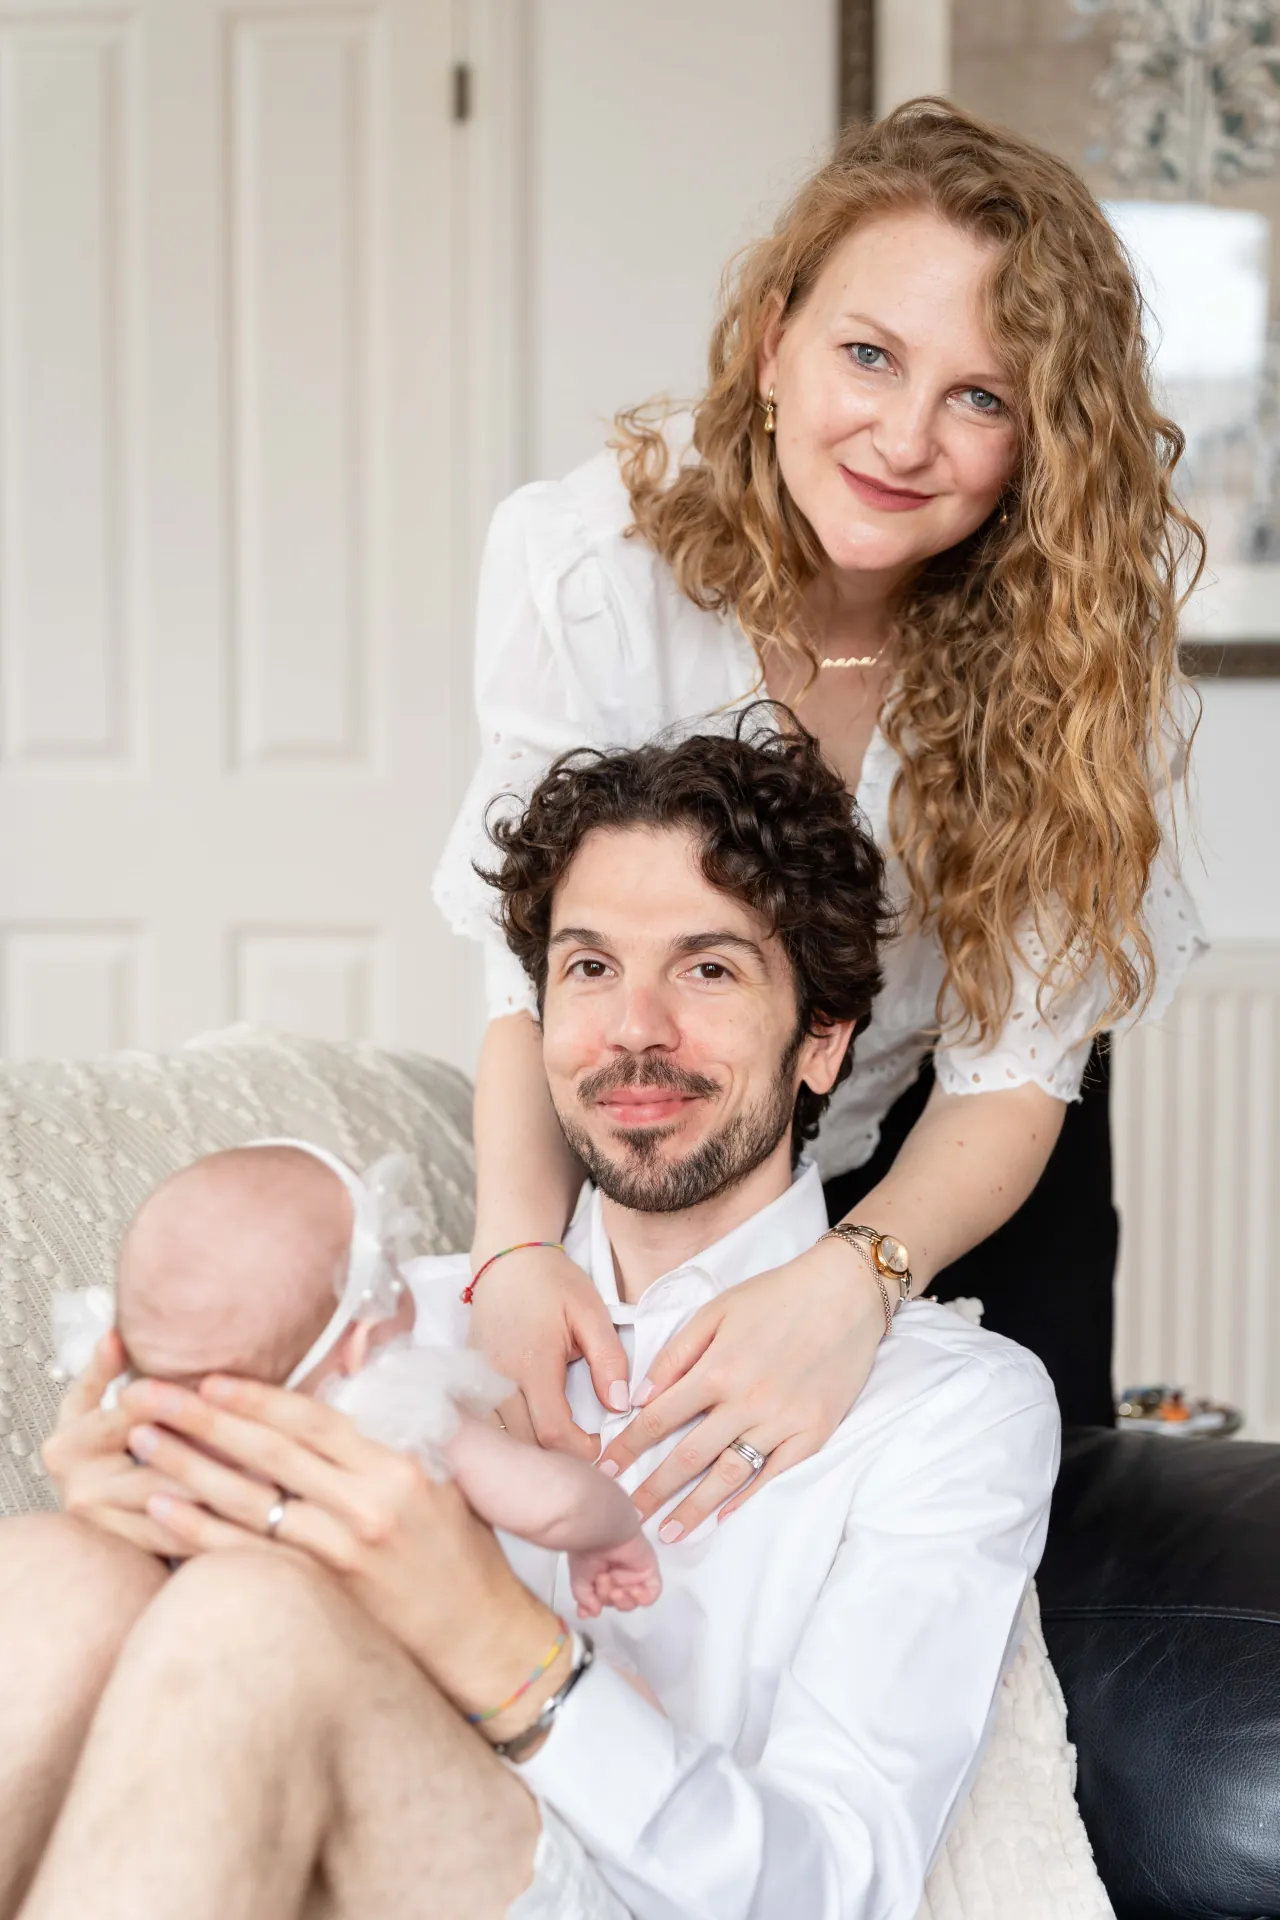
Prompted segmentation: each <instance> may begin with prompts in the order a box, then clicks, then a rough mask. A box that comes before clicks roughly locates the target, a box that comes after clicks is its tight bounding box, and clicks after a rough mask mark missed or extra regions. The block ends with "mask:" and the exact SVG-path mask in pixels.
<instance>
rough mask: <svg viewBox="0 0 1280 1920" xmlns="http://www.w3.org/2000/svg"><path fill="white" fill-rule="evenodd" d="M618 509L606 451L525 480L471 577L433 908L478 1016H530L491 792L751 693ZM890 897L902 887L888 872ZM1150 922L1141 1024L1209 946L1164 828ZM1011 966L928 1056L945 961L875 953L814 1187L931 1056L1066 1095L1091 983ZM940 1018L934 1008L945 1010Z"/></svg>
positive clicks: (980, 1078)
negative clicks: (989, 997) (1002, 1012)
mask: <svg viewBox="0 0 1280 1920" xmlns="http://www.w3.org/2000/svg"><path fill="white" fill-rule="evenodd" d="M630 524H631V506H630V501H629V499H628V496H627V492H626V488H625V487H624V485H623V482H622V477H621V475H620V473H619V471H618V465H617V461H616V458H615V456H614V455H613V454H612V453H608V452H606V453H602V454H599V455H597V457H596V458H595V459H593V460H590V461H588V462H587V463H586V465H585V466H581V467H579V468H577V470H576V471H575V472H573V473H571V474H570V475H569V476H568V478H567V479H565V480H561V481H548V482H537V483H535V484H534V485H532V486H527V487H522V488H520V490H519V491H518V492H516V493H514V494H512V495H511V497H510V498H509V499H508V500H505V501H504V502H503V504H502V505H501V506H500V507H499V508H498V511H497V512H496V514H495V515H494V518H493V523H492V525H491V527H490V530H489V538H488V542H487V544H486V548H485V555H484V562H483V566H482V569H481V577H480V598H479V609H478V616H477V627H476V707H477V712H478V716H479V722H480V738H481V757H480V764H479V766H478V767H477V769H476V772H475V775H474V777H473V779H472V781H471V784H470V787H469V788H468V790H467V794H466V797H465V799H464V800H463V803H462V807H461V809H460V811H459V814H458V818H457V819H456V821H455V822H454V825H453V828H452V831H451V832H450V835H449V838H448V840H447V842H446V844H445V849H444V853H443V854H442V856H441V859H440V863H439V866H438V867H437V869H436V873H435V879H434V883H433V891H434V895H435V899H436V903H437V905H438V906H439V908H440V910H441V912H442V913H443V914H444V916H445V918H446V920H448V922H449V924H450V925H451V926H452V927H453V928H454V930H455V932H457V933H460V934H465V935H467V936H469V937H471V938H472V939H476V940H479V941H481V942H482V943H483V946H484V958H485V980H486V988H487V997H488V1010H489V1017H490V1018H491V1019H496V1018H498V1017H499V1016H500V1015H503V1014H508V1013H513V1012H517V1011H520V1010H522V1009H523V1010H527V1011H529V1012H531V1013H532V1012H534V1011H535V1000H534V994H533V988H532V986H531V984H530V982H529V980H528V978H527V976H526V975H525V973H524V970H523V968H522V967H521V966H520V963H519V962H518V961H517V960H516V959H515V958H514V957H513V956H512V954H511V953H510V952H509V951H508V949H507V947H506V944H505V942H504V940H503V937H502V934H501V932H500V930H499V928H498V926H497V924H496V921H495V919H494V895H493V892H492V889H491V888H489V887H488V886H487V885H486V884H485V882H484V881H483V880H481V879H480V878H479V876H478V875H477V874H476V872H475V869H474V865H473V863H474V862H477V861H478V862H479V863H480V865H481V866H485V865H491V864H493V862H494V861H495V859H496V855H495V851H494V849H493V847H492V844H491V843H490V841H489V839H488V837H487V835H486V832H485V825H484V822H485V815H486V811H487V809H488V808H489V806H490V803H491V802H493V801H494V800H495V799H496V798H499V797H500V796H510V798H508V799H506V800H504V801H502V802H501V805H502V806H503V807H506V808H510V809H512V810H514V809H516V808H518V806H519V805H520V804H521V803H522V802H523V800H524V798H525V797H527V795H528V794H529V792H530V791H531V790H532V788H533V787H534V786H535V785H536V784H537V782H538V780H539V779H540V778H541V777H542V775H543V773H544V772H545V770H546V768H547V766H548V764H549V763H550V762H551V760H553V759H554V758H555V756H556V755H557V754H559V753H563V752H564V751H565V750H566V749H567V748H570V747H581V746H591V747H632V746H639V745H641V744H642V743H643V742H644V741H646V740H648V739H650V738H652V736H653V735H655V734H657V733H660V732H662V731H664V730H665V729H668V728H672V727H677V726H678V727H679V730H680V731H681V732H689V731H693V730H695V729H696V728H697V727H699V726H700V727H702V728H703V729H704V730H706V731H711V730H715V731H722V730H723V729H724V728H725V727H726V725H731V724H732V721H733V718H734V716H735V715H736V713H737V712H738V711H739V710H740V709H741V708H742V707H744V706H746V705H747V704H749V703H750V702H751V701H752V700H753V699H758V698H760V697H761V695H762V692H763V689H762V687H761V684H760V674H759V669H758V665H757V662H756V657H755V654H754V652H753V650H752V648H751V645H750V643H749V641H748V640H747V638H746V636H745V635H744V634H743V632H742V630H741V628H740V627H739V626H738V624H737V622H736V620H734V619H732V618H730V617H729V616H727V615H724V614H716V613H706V612H704V611H703V610H702V609H701V608H699V607H696V606H694V604H693V602H692V601H691V600H689V599H687V598H686V597H685V595H684V594H682V593H681V592H680V590H679V588H678V587H677V586H676V583H675V580H674V578H673V577H672V574H671V571H670V569H669V568H668V567H667V565H666V563H665V562H664V561H663V560H661V559H659V557H658V556H657V555H656V554H655V553H654V551H653V549H652V548H651V547H650V546H649V545H648V544H647V543H646V542H645V541H643V540H640V539H627V538H625V537H624V536H625V533H626V529H627V527H628V526H629V525H630ZM897 764H898V762H897V755H896V753H895V751H894V749H893V748H892V747H891V746H890V745H889V742H888V741H887V740H886V739H885V737H884V735H883V734H882V733H881V732H880V731H879V729H877V731H876V732H875V734H874V735H873V736H872V739H871V743H870V745H869V746H868V748H867V753H866V758H865V760H864V762H863V768H862V777H861V780H860V782H859V786H858V791H857V795H856V802H857V806H858V808H859V811H860V813H861V815H862V816H863V822H864V825H866V826H867V828H868V829H869V831H870V832H871V833H872V835H873V836H874V837H875V839H876V840H877V842H878V843H879V844H880V845H881V846H882V847H884V846H887V844H888V823H889V795H890V791H891V789H892V786H893V779H894V774H895V772H896V769H897ZM888 881H889V891H890V893H891V895H892V897H893V899H894V901H895V903H896V904H897V905H898V906H899V907H905V905H906V902H907V898H908V894H907V888H906V883H905V878H904V876H903V875H902V874H901V872H900V871H899V870H898V869H897V867H896V863H894V862H893V861H890V863H889V873H888ZM1144 912H1145V918H1146V923H1147V929H1148V932H1149V934H1150V937H1151V942H1152V946H1153V949H1154V952H1155V958H1156V991H1155V995H1154V997H1153V999H1152V1001H1151V1003H1150V1005H1149V1006H1148V1008H1147V1009H1146V1012H1145V1014H1144V1018H1147V1019H1152V1018H1157V1017H1158V1016H1159V1015H1160V1014H1161V1013H1162V1012H1163V1011H1164V1009H1165V1008H1166V1007H1167V1006H1168V1004H1169V1001H1170V1000H1171V999H1172V997H1173V993H1174V990H1175V988H1176V987H1177V985H1178V982H1179V981H1180V979H1181V978H1182V975H1183V973H1184V972H1185V970H1186V967H1187V966H1188V964H1189V962H1190V961H1191V960H1192V959H1193V958H1194V957H1195V956H1196V954H1197V953H1198V952H1200V951H1202V950H1203V948H1204V946H1205V941H1204V938H1203V934H1202V932H1201V929H1200V924H1199V921H1198V918H1197V916H1196V911H1195V908H1194V906H1193V904H1192V901H1191V898H1190V896H1189V894H1188V893H1187V890H1186V888H1185V887H1184V885H1183V883H1182V880H1181V878H1180V877H1179V871H1178V864H1177V857H1176V849H1175V847H1174V843H1173V835H1172V831H1171V830H1168V831H1167V832H1166V837H1165V844H1164V847H1163V849H1162V852H1161V854H1160V857H1159V858H1158V860H1157V862H1156V867H1155V871H1154V873H1153V876H1152V884H1151V889H1150V892H1149V893H1148V895H1147V899H1146V903H1145V908H1144ZM1019 947H1020V950H1019V951H1018V952H1016V953H1015V954H1014V955H1013V956H1012V959H1013V973H1014V997H1013V1001H1012V1004H1011V1007H1010V1011H1009V1016H1008V1019H1007V1020H1006V1022H1005V1024H1004V1026H1003V1028H1002V1029H1001V1031H1000V1032H999V1033H998V1034H996V1035H994V1036H993V1037H992V1038H991V1039H990V1041H989V1042H988V1043H987V1044H986V1045H985V1046H980V1045H978V1044H977V1043H976V1042H973V1041H956V1042H952V1041H942V1042H939V1043H938V1044H937V1045H935V1036H936V1031H937V1004H938V993H939V990H940V988H941V987H942V985H943V982H944V978H945V971H946V969H945V965H944V961H943V955H942V950H941V948H940V946H939V944H938V941H937V938H936V936H935V935H934V933H933V932H932V931H931V930H930V929H929V928H923V929H922V928H918V927H912V928H906V929H905V930H904V931H903V932H901V933H900V934H899V935H898V936H897V937H896V938H895V939H893V940H891V941H890V942H889V943H888V945H887V946H886V948H885V951H884V953H883V955H882V962H881V964H882V970H883V973H884V984H883V986H882V987H881V990H880V993H879V994H878V995H877V997H876V1000H875V1004H874V1007H873V1009H872V1017H871V1023H870V1025H869V1026H868V1027H867V1029H866V1030H865V1032H863V1033H862V1034H861V1035H860V1036H859V1038H858V1042H857V1049H856V1053H855V1057H854V1063H853V1070H852V1072H851V1073H850V1075H849V1077H848V1078H847V1079H846V1080H845V1082H844V1084H843V1085H842V1086H841V1087H839V1088H837V1090H836V1093H835V1095H834V1097H833V1099H832V1101H831V1105H830V1107H829V1108H828V1110H827V1113H826V1115H825V1116H824V1119H823V1122H822V1129H821V1132H820V1134H819V1137H818V1141H817V1145H816V1158H817V1161H818V1164H819V1166H820V1168H821V1170H822V1173H823V1176H824V1178H829V1177H830V1176H831V1175H832V1174H835V1173H839V1172H844V1171H846V1170H847V1169H849V1168H851V1167H858V1166H861V1165H862V1164H863V1163H864V1162H865V1161H866V1160H868V1159H869V1158H870V1156H871V1154H872V1153H873V1152H874V1150H875V1146H876V1142H877V1140H878V1139H879V1134H880V1122H881V1121H882V1120H883V1118H884V1116H885V1114H886V1113H887V1112H888V1111H889V1108H890V1107H891V1106H892V1105H893V1103H894V1101H895V1100H896V1099H897V1098H898V1096H899V1095H900V1094H902V1093H904V1092H905V1091H906V1089H907V1088H908V1087H909V1086H910V1085H911V1083H912V1081H913V1080H914V1079H915V1076H916V1074H917V1072H918V1070H919V1067H920V1062H921V1060H922V1059H923V1058H924V1056H925V1054H926V1053H928V1052H929V1051H930V1049H932V1050H933V1055H934V1068H935V1072H936V1074H937V1079H938V1084H939V1085H940V1086H941V1087H942V1088H943V1089H944V1090H945V1091H946V1092H948V1093H987V1092H994V1091H997V1090H999V1089H1003V1088H1008V1087H1017V1086H1024V1085H1027V1084H1033V1085H1035V1086H1039V1087H1042V1088H1043V1089H1044V1090H1045V1092H1046V1093H1050V1094H1053V1095H1055V1096H1056V1097H1057V1098H1058V1099H1061V1100H1075V1099H1078V1098H1079V1094H1080V1086H1081V1081H1082V1079H1083V1076H1084V1069H1085V1065H1086V1062H1087V1060H1088V1056H1089V1035H1090V1032H1091V1029H1092V1027H1093V1024H1094V1022H1095V1020H1096V1019H1097V1017H1098V1014H1099V1013H1100V1012H1101V1010H1102V1008H1103V1007H1104V1006H1105V1005H1106V1001H1107V997H1108V994H1107V986H1106V981H1105V978H1104V976H1103V974H1102V972H1101V970H1098V971H1096V972H1095V973H1094V974H1093V975H1091V976H1090V977H1089V978H1087V979H1086V980H1084V981H1083V982H1080V983H1079V984H1077V985H1076V986H1075V987H1074V988H1073V989H1071V990H1070V991H1066V990H1063V991H1058V992H1055V993H1053V994H1052V995H1050V994H1045V995H1044V996H1042V997H1043V1000H1044V1006H1043V1010H1041V1009H1038V1008H1037V1005H1036V999H1037V991H1038V989H1039V985H1040V980H1039V975H1038V973H1037V968H1038V967H1041V966H1043V964H1044V961H1045V954H1044V950H1043V948H1042V947H1041V946H1040V943H1039V941H1038V940H1037V938H1036V936H1035V934H1034V931H1028V932H1027V933H1026V934H1025V935H1024V936H1023V938H1022V939H1021V940H1020V942H1019ZM944 1006H945V1001H944Z"/></svg>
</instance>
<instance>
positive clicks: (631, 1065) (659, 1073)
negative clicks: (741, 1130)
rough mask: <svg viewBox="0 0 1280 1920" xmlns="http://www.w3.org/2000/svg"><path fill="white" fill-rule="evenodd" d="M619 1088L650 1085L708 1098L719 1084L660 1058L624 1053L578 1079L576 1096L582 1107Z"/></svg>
mask: <svg viewBox="0 0 1280 1920" xmlns="http://www.w3.org/2000/svg"><path fill="white" fill-rule="evenodd" d="M623 1087H627V1088H632V1087H653V1088H654V1089H655V1090H656V1091H657V1092H659V1093H683V1094H687V1095H688V1096H689V1098H690V1099H692V1100H712V1099H714V1098H715V1096H716V1094H718V1093H719V1091H720V1086H719V1083H718V1082H717V1081H715V1080H708V1079H707V1077H706V1075H705V1074H701V1073H689V1072H688V1071H687V1070H686V1069H685V1068H684V1067H676V1066H673V1065H672V1063H671V1062H670V1061H669V1060H663V1059H662V1058H661V1057H658V1058H655V1059H652V1060H645V1059H642V1058H641V1057H640V1056H639V1055H637V1054H628V1055H625V1056H624V1057H623V1058H622V1059H621V1060H618V1061H615V1062H614V1064H613V1065H612V1066H610V1067H600V1068H599V1069H598V1070H597V1071H596V1072H595V1073H589V1074H587V1075H586V1076H585V1078H584V1079H582V1080H579V1082H578V1098H579V1100H581V1101H582V1102H583V1104H584V1105H585V1106H590V1105H591V1104H592V1103H593V1102H594V1101H596V1100H600V1099H602V1098H603V1097H604V1095H605V1094H607V1093H617V1092H619V1091H620V1090H621V1089H622V1088H623Z"/></svg>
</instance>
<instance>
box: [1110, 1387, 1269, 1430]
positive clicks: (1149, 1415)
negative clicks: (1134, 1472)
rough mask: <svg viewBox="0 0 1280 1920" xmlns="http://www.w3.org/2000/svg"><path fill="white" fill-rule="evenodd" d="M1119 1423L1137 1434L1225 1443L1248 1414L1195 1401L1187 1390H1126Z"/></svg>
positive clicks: (1118, 1411)
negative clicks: (1192, 1438) (1184, 1435)
mask: <svg viewBox="0 0 1280 1920" xmlns="http://www.w3.org/2000/svg"><path fill="white" fill-rule="evenodd" d="M1116 1424H1117V1426H1119V1427H1121V1428H1124V1427H1128V1428H1130V1429H1131V1430H1132V1431H1134V1432H1142V1433H1164V1434H1170V1435H1173V1436H1178V1435H1181V1434H1195V1435H1197V1436H1198V1437H1199V1438H1201V1439H1205V1438H1211V1439H1215V1440H1225V1439H1227V1438H1228V1437H1229V1436H1230V1435H1231V1434H1233V1433H1238V1432H1239V1431H1240V1429H1241V1427H1242V1426H1243V1425H1244V1415H1243V1413H1241V1411H1240V1409H1239V1408H1238V1407H1229V1406H1227V1405H1226V1404H1225V1403H1224V1402H1222V1401H1218V1400H1205V1399H1194V1398H1191V1397H1189V1396H1188V1394H1187V1391H1186V1389H1185V1387H1171V1386H1168V1385H1161V1386H1150V1387H1126V1388H1125V1390H1124V1392H1123V1393H1122V1394H1121V1396H1120V1399H1119V1400H1118V1401H1117V1402H1116Z"/></svg>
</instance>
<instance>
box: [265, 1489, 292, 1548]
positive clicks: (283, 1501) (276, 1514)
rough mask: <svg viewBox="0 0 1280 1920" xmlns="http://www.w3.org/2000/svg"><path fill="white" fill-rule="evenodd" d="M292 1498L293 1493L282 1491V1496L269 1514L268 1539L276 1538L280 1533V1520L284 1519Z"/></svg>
mask: <svg viewBox="0 0 1280 1920" xmlns="http://www.w3.org/2000/svg"><path fill="white" fill-rule="evenodd" d="M292 1498H293V1495H292V1494H291V1493H284V1492H282V1493H281V1495H280V1498H279V1499H278V1500H277V1501H276V1503H275V1505H274V1506H273V1507H272V1509H271V1511H270V1513H269V1514H268V1515H267V1526H266V1535H267V1539H268V1540H274V1539H275V1537H276V1535H277V1534H278V1533H279V1531H280V1522H281V1521H282V1520H283V1519H284V1510H285V1508H286V1507H287V1506H288V1504H289V1502H290V1500H292Z"/></svg>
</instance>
